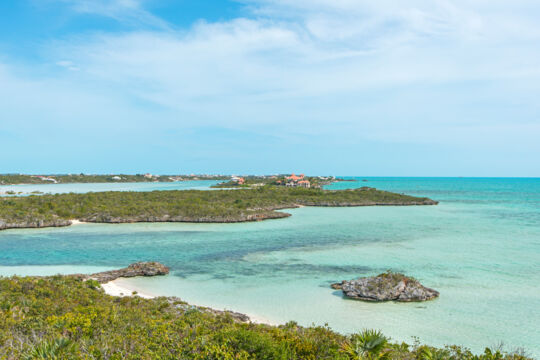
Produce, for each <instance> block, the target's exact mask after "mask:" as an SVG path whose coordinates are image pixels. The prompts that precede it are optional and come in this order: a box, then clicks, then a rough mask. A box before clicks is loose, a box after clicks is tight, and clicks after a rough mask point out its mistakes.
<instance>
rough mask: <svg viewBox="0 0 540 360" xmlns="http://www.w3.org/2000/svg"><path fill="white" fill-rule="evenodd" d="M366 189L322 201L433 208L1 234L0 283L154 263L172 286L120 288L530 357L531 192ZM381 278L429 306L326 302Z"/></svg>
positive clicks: (539, 270) (533, 304)
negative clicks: (382, 194) (405, 282)
mask: <svg viewBox="0 0 540 360" xmlns="http://www.w3.org/2000/svg"><path fill="white" fill-rule="evenodd" d="M359 180H361V178H360V179H359ZM366 180H368V181H367V182H363V181H355V182H343V183H337V184H333V185H331V186H330V188H334V189H337V188H345V187H359V186H373V187H377V188H380V189H386V190H391V191H396V192H403V193H408V194H413V195H421V196H429V197H431V198H433V199H436V200H439V201H441V203H440V204H439V205H438V206H425V207H364V208H300V209H293V210H287V211H288V212H290V213H292V214H293V216H292V217H290V218H286V219H280V220H271V221H264V222H258V223H245V224H125V225H102V224H88V225H78V226H73V227H69V228H61V229H37V230H8V231H3V232H0V274H4V275H8V274H13V273H20V272H22V271H25V274H31V273H32V272H34V273H35V274H41V273H43V274H45V273H51V272H54V271H57V272H61V273H69V272H74V271H75V270H76V269H78V271H79V272H93V270H94V269H96V268H103V269H106V268H112V267H119V266H125V265H127V264H129V263H131V262H134V261H141V260H157V261H161V262H163V263H165V264H167V265H169V266H170V267H171V268H172V273H171V275H169V276H166V277H160V278H139V279H129V280H125V281H124V284H129V285H130V286H133V287H134V288H136V289H138V290H139V291H144V292H149V293H153V294H159V295H176V296H180V297H182V298H183V299H184V300H186V301H188V302H191V303H194V304H200V305H206V306H212V307H215V308H227V309H231V310H236V311H240V312H245V313H247V314H250V315H256V316H257V317H260V318H263V319H266V320H268V321H271V322H274V323H282V322H286V321H288V320H296V321H298V322H299V323H300V324H303V325H310V324H312V323H315V324H325V323H328V324H329V325H330V326H331V327H332V328H334V329H336V330H338V331H341V332H354V331H358V330H360V329H362V328H366V327H367V328H378V329H381V330H383V332H384V333H385V334H387V335H390V336H391V337H392V338H394V339H396V340H404V341H409V342H411V341H412V336H418V337H419V338H420V340H421V341H422V342H426V343H430V344H433V345H444V344H463V345H466V346H469V347H471V348H473V349H474V350H477V351H479V350H481V349H482V348H483V347H484V346H493V345H496V344H498V343H500V342H501V341H502V342H504V343H505V344H507V345H508V346H509V347H511V348H515V347H518V346H521V347H524V348H525V349H526V350H528V351H529V353H531V354H533V355H535V356H540V331H539V326H538V324H540V311H539V309H540V290H539V287H540V179H458V178H453V179H443V178H436V179H433V178H425V179H424V178H367V179H366ZM66 265H69V266H70V267H69V268H65V267H59V266H66ZM15 266H17V267H15ZM387 269H392V270H396V271H402V272H405V273H407V274H409V275H412V276H415V277H416V278H418V279H419V280H420V281H421V282H423V283H424V284H425V285H426V286H429V287H433V288H435V289H437V290H439V291H440V293H441V296H440V298H439V299H437V300H434V301H430V302H426V303H411V304H399V303H384V304H371V303H363V302H358V301H353V300H346V299H343V298H342V297H341V295H340V294H339V292H338V291H334V290H332V289H331V288H329V284H330V283H332V282H335V281H340V280H343V279H351V278H354V277H357V276H364V275H372V274H377V273H380V272H382V271H385V270H387Z"/></svg>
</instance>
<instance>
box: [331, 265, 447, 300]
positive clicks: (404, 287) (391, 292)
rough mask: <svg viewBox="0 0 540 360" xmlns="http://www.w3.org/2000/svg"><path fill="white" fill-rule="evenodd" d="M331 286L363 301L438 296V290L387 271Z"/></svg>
mask: <svg viewBox="0 0 540 360" xmlns="http://www.w3.org/2000/svg"><path fill="white" fill-rule="evenodd" d="M332 288H334V289H339V290H341V291H343V294H344V295H345V296H346V297H348V298H351V299H357V300H363V301H373V302H382V301H399V302H411V301H427V300H431V299H434V298H436V297H438V296H439V292H438V291H436V290H433V289H430V288H427V287H425V286H423V285H422V284H420V282H418V280H416V279H414V278H412V277H407V276H405V275H403V274H400V273H393V272H390V271H387V272H385V273H383V274H379V275H377V276H372V277H365V278H359V279H356V280H350V281H346V280H344V281H342V282H341V283H335V284H332Z"/></svg>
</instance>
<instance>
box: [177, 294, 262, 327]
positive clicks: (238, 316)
mask: <svg viewBox="0 0 540 360" xmlns="http://www.w3.org/2000/svg"><path fill="white" fill-rule="evenodd" d="M167 302H168V303H169V305H171V306H172V307H174V309H176V310H177V311H178V312H180V313H185V312H186V311H200V312H204V313H208V314H212V315H228V316H230V317H231V318H232V319H233V321H235V322H238V323H248V322H250V321H251V319H250V318H249V316H247V315H245V314H242V313H238V312H235V311H227V310H226V311H223V310H216V309H212V308H207V307H202V306H196V305H190V304H188V303H186V302H184V301H182V299H180V298H178V297H175V296H171V297H168V298H167Z"/></svg>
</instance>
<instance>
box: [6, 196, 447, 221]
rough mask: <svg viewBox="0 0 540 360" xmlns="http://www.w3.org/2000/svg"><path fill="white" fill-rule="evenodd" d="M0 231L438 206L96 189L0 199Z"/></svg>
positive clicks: (412, 201)
mask: <svg viewBox="0 0 540 360" xmlns="http://www.w3.org/2000/svg"><path fill="white" fill-rule="evenodd" d="M0 204H1V205H2V206H0V230H6V229H23V228H45V227H64V226H70V225H72V224H73V220H75V221H78V222H88V223H110V224H122V223H157V222H185V223H240V222H251V221H262V220H268V219H282V218H286V217H289V216H291V214H288V213H285V212H281V211H278V210H284V209H290V208H297V207H299V206H314V207H358V206H416V205H437V204H438V202H437V201H434V200H431V199H429V198H419V197H413V196H408V195H402V194H396V193H391V192H387V191H380V190H376V189H372V188H365V187H364V188H360V189H355V190H335V191H329V190H321V189H304V188H287V187H283V186H282V187H279V186H264V187H260V188H257V189H237V190H216V191H200V190H170V191H152V192H98V193H85V194H73V193H70V194H56V195H41V196H31V197H0Z"/></svg>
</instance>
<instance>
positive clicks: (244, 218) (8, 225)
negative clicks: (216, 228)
mask: <svg viewBox="0 0 540 360" xmlns="http://www.w3.org/2000/svg"><path fill="white" fill-rule="evenodd" d="M437 204H438V202H437V201H434V200H431V199H426V200H419V201H414V202H407V203H405V202H403V203H380V202H370V203H365V202H364V203H356V202H346V203H343V202H319V203H315V202H309V201H306V202H300V203H298V204H292V205H286V206H279V207H273V208H271V209H265V210H268V212H267V213H262V214H260V213H259V214H244V215H240V216H237V217H223V216H217V217H212V216H208V217H187V216H168V215H164V216H127V217H113V216H108V215H100V214H96V215H93V216H90V217H82V218H79V219H74V220H77V221H80V222H85V223H98V224H132V223H167V222H168V223H201V224H204V223H212V224H214V223H215V224H228V223H242V222H255V221H263V220H272V219H283V218H287V217H290V216H291V214H289V213H286V212H279V211H276V210H284V209H294V208H299V207H302V206H310V207H361V206H423V205H437ZM72 223H73V220H65V219H54V220H29V221H25V222H5V221H3V220H1V219H0V230H9V229H37V228H47V227H66V226H70V225H72Z"/></svg>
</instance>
